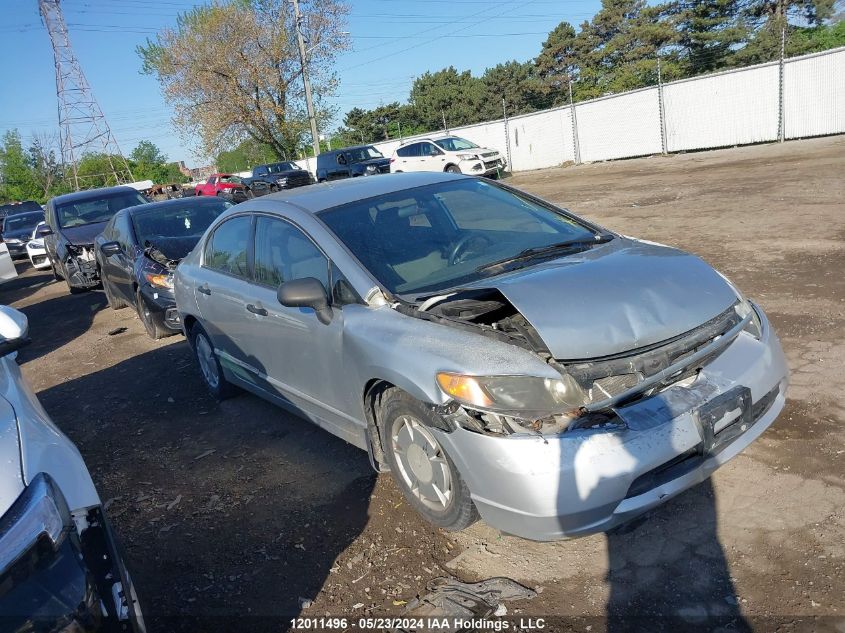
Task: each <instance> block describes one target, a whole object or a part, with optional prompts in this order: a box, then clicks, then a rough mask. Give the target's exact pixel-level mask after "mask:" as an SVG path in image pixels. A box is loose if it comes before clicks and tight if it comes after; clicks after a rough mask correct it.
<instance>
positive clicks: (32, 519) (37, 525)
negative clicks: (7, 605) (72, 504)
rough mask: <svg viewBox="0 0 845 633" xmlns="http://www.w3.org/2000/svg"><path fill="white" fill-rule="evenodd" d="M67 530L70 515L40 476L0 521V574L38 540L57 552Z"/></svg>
mask: <svg viewBox="0 0 845 633" xmlns="http://www.w3.org/2000/svg"><path fill="white" fill-rule="evenodd" d="M69 526H70V512H69V511H68V507H67V503H66V502H65V500H64V497H63V496H62V493H61V491H60V490H59V489H58V487H57V486H56V484H55V483H54V482H53V480H52V479H51V478H50V477H49V476H48V475H45V474H44V473H40V474H39V475H37V476H36V477H35V478H34V479H33V480H32V482H31V483H30V484H29V485H28V486H27V487H26V489H25V490H24V491H23V493H22V494H21V496H20V497H18V499H17V500H16V501H15V503H14V504H13V505H12V507H11V508H9V510H8V511H7V512H6V514H4V515H3V517H2V518H0V573H2V572H5V571H6V570H7V569H8V568H9V567H10V566H11V565H13V564H14V563H15V562H16V561H17V560H18V559H19V558H20V557H21V556H22V555H23V554H25V553H26V552H27V551H29V550H30V549H31V548H32V547H33V546H34V545H36V543H38V541H40V540H42V539H46V540H47V541H48V542H49V543H50V544H51V545H52V547H53V549H56V548H58V547H59V545H61V543H62V541H63V540H64V537H65V535H66V534H67V528H68V527H69Z"/></svg>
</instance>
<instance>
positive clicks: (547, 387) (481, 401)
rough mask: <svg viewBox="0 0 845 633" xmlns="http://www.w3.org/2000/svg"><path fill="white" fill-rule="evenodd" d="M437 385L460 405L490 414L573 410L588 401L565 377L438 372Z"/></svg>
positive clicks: (572, 380)
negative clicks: (495, 412)
mask: <svg viewBox="0 0 845 633" xmlns="http://www.w3.org/2000/svg"><path fill="white" fill-rule="evenodd" d="M437 384H438V385H439V386H440V388H441V389H442V390H443V391H444V393H446V394H447V395H449V396H451V397H452V398H454V399H455V400H457V401H458V402H460V403H462V404H467V405H469V406H471V407H476V408H479V409H490V410H494V411H514V412H517V411H519V412H522V411H525V412H528V411H533V412H553V411H561V410H565V409H577V408H578V407H581V406H583V405H584V404H586V403H587V402H588V401H589V399H588V396H587V394H586V393H585V392H584V390H583V389H581V387H580V386H579V385H578V383H577V382H576V381H575V379H574V378H572V377H571V376H568V375H566V374H563V375H561V377H560V378H557V379H553V378H541V377H539V376H466V375H464V374H455V373H450V372H440V373H438V374H437Z"/></svg>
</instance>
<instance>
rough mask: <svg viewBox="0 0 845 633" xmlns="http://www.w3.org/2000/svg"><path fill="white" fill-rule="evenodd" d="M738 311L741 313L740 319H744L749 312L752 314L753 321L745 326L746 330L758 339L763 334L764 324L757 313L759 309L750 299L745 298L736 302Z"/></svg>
mask: <svg viewBox="0 0 845 633" xmlns="http://www.w3.org/2000/svg"><path fill="white" fill-rule="evenodd" d="M734 309H735V310H736V313H737V314H738V315H739V318H740V319H744V318H745V317H747V316H748V315H749V314H750V315H751V321H749V322H748V325H746V326H745V330H744V331H746V332H748V333H749V334H750V335H751V336H753V337H754V338H756V339H759V338H760V337H762V336H763V326H762V324H761V323H760V315H759V314H757V310H755V309H754V306H753V305H752V303H751V302H750V301H749V300H748V299H745V298H743V299H742V300H741V301H740V302H739V303H737V304H736V308H734Z"/></svg>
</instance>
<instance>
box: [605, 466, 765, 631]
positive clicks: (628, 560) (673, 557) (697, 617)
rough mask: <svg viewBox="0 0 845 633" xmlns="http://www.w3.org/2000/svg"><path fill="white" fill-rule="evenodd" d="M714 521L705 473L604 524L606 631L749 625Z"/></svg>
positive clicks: (712, 493) (712, 499)
mask: <svg viewBox="0 0 845 633" xmlns="http://www.w3.org/2000/svg"><path fill="white" fill-rule="evenodd" d="M717 528H718V525H717V515H716V497H715V491H714V490H713V484H712V482H711V481H710V480H709V479H708V480H707V481H705V482H703V483H701V484H699V485H698V486H696V487H694V488H692V489H690V490H688V491H686V492H684V493H683V494H681V495H680V496H679V497H677V498H676V499H674V500H672V501H670V502H669V503H667V504H666V505H664V506H661V507H660V508H658V509H656V510H654V511H652V512H650V513H648V514H647V515H645V516H643V517H639V518H637V519H634V521H632V522H631V523H628V524H625V525H622V526H620V527H619V528H616V529H614V530H611V531H610V532H608V533H607V534H606V537H607V551H608V575H607V581H608V585H609V588H610V595H609V598H608V604H607V618H608V620H607V631H608V633H621V632H626V633H627V632H634V631H701V632H702V633H703V632H704V631H708V632H709V631H715V630H726V631H734V632H740V633H742V632H749V633H750V631H751V630H752V629H751V627H750V625H749V624H748V622H747V621H746V620H745V619H744V618H743V616H742V613H741V610H740V604H739V599H738V597H737V594H736V589H735V588H734V585H733V581H732V580H731V573H730V569H729V568H728V563H727V559H726V557H725V553H724V551H723V549H722V545H721V543H720V542H719V537H718V530H717Z"/></svg>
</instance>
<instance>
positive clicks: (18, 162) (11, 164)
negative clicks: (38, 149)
mask: <svg viewBox="0 0 845 633" xmlns="http://www.w3.org/2000/svg"><path fill="white" fill-rule="evenodd" d="M43 198H44V192H43V191H41V190H40V187H39V185H38V183H37V182H36V179H35V176H34V173H33V170H32V166H31V164H30V162H29V158H28V156H27V154H26V152H24V149H23V145H22V144H21V135H20V133H19V132H18V131H17V130H9V131H7V132H6V133H5V134H4V135H3V141H2V146H1V147H0V200H11V201H19V200H32V199H39V200H43Z"/></svg>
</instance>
